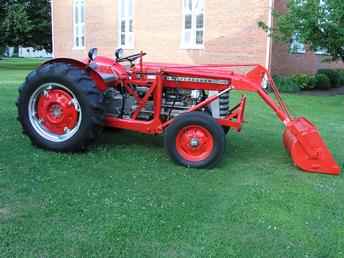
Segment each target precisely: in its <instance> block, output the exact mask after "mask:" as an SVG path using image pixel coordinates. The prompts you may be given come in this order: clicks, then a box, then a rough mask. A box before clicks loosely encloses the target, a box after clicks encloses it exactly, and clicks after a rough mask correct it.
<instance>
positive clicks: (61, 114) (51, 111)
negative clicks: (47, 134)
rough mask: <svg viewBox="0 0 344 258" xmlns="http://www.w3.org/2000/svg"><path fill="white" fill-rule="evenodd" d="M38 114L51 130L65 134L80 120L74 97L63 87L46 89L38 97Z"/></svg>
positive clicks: (58, 133)
mask: <svg viewBox="0 0 344 258" xmlns="http://www.w3.org/2000/svg"><path fill="white" fill-rule="evenodd" d="M37 116H38V118H39V120H40V121H41V123H42V124H43V125H44V126H45V127H46V128H47V129H48V130H49V131H51V132H53V133H55V134H57V135H63V134H65V132H66V128H67V129H73V128H74V127H75V126H76V125H77V122H78V110H77V109H76V107H75V105H74V103H73V97H72V96H71V95H70V94H68V92H66V91H64V90H62V89H51V90H45V91H44V93H43V94H42V95H41V96H40V97H39V98H38V104H37Z"/></svg>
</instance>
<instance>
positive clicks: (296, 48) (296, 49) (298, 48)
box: [289, 32, 306, 54]
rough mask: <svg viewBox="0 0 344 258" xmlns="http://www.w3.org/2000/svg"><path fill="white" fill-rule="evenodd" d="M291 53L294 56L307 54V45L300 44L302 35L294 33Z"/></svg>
mask: <svg viewBox="0 0 344 258" xmlns="http://www.w3.org/2000/svg"><path fill="white" fill-rule="evenodd" d="M289 51H290V52H291V53H293V54H304V53H306V48H305V44H303V43H301V42H300V34H299V33H297V32H296V33H294V35H293V37H292V39H291V43H290V49H289Z"/></svg>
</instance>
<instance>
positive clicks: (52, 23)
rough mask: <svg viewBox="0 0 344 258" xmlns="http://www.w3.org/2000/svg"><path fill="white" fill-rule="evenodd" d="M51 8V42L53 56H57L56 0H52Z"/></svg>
mask: <svg viewBox="0 0 344 258" xmlns="http://www.w3.org/2000/svg"><path fill="white" fill-rule="evenodd" d="M50 8H51V44H52V56H53V58H55V34H54V23H55V21H54V0H50Z"/></svg>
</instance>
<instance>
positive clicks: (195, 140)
mask: <svg viewBox="0 0 344 258" xmlns="http://www.w3.org/2000/svg"><path fill="white" fill-rule="evenodd" d="M199 144H200V140H199V139H198V138H192V139H191V141H190V146H191V147H192V148H197V147H198V146H199Z"/></svg>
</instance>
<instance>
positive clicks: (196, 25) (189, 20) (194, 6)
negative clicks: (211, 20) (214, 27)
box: [181, 0, 204, 48]
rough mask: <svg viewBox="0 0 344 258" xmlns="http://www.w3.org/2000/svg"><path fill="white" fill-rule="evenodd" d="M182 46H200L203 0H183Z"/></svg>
mask: <svg viewBox="0 0 344 258" xmlns="http://www.w3.org/2000/svg"><path fill="white" fill-rule="evenodd" d="M183 7H184V12H183V34H182V44H181V46H182V48H202V47H203V43H204V0H183Z"/></svg>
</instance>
